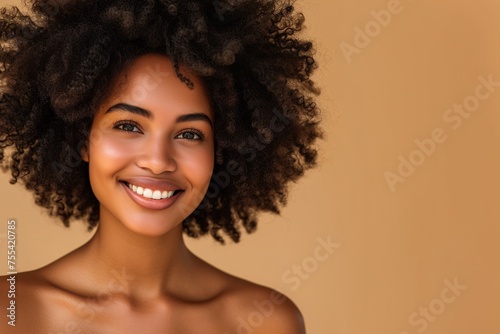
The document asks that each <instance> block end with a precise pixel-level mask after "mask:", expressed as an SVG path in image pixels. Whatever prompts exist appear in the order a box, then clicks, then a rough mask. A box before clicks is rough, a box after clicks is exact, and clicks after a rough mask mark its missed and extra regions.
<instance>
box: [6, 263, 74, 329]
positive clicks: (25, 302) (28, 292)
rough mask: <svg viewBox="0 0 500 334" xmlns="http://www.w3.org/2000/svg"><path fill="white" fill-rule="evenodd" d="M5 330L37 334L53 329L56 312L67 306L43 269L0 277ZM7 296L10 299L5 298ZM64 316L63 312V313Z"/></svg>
mask: <svg viewBox="0 0 500 334" xmlns="http://www.w3.org/2000/svg"><path fill="white" fill-rule="evenodd" d="M0 295H1V296H2V298H0V309H1V310H4V311H2V313H4V312H5V314H1V319H2V321H0V332H1V333H35V332H37V331H38V332H41V331H45V330H48V329H49V326H50V324H51V323H52V322H53V320H54V319H53V318H54V313H53V312H50V313H49V312H48V310H54V309H64V305H59V304H61V301H62V300H61V299H60V298H58V295H59V293H58V291H57V289H56V288H54V286H53V285H52V284H51V283H50V282H49V281H47V280H46V279H45V277H44V275H43V272H42V271H41V270H34V271H29V272H24V273H19V274H16V275H9V276H1V277H0ZM4 297H7V298H4ZM59 315H61V314H59Z"/></svg>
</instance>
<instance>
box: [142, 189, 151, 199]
mask: <svg viewBox="0 0 500 334" xmlns="http://www.w3.org/2000/svg"><path fill="white" fill-rule="evenodd" d="M142 196H144V197H146V198H153V191H152V190H151V189H148V188H146V189H144V194H142Z"/></svg>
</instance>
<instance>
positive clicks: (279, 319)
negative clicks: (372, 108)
mask: <svg viewBox="0 0 500 334" xmlns="http://www.w3.org/2000/svg"><path fill="white" fill-rule="evenodd" d="M223 275H224V276H225V278H224V279H225V280H226V289H225V290H226V291H225V293H224V294H223V296H224V297H223V298H222V299H223V300H222V303H223V304H224V305H225V307H224V308H225V310H226V312H225V313H226V315H227V317H225V318H226V324H227V326H226V328H227V330H229V331H228V333H253V334H282V333H283V334H303V333H305V325H304V320H303V317H302V314H301V312H300V310H299V309H298V307H297V306H296V305H295V304H294V303H293V302H292V301H291V300H290V299H289V298H288V297H287V296H285V295H283V294H282V293H280V292H278V291H276V290H273V289H271V288H268V287H265V286H262V285H258V284H255V283H252V282H249V281H247V280H244V279H241V278H238V277H235V276H232V275H229V274H225V273H224V274H223ZM227 330H226V331H227Z"/></svg>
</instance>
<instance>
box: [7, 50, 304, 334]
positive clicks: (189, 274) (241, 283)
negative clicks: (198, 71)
mask: <svg viewBox="0 0 500 334" xmlns="http://www.w3.org/2000/svg"><path fill="white" fill-rule="evenodd" d="M152 70H153V71H156V72H157V74H158V73H161V75H160V76H158V75H152V72H151V71H152ZM190 78H191V79H192V80H193V81H194V83H195V88H194V89H193V90H190V89H188V88H187V87H186V86H185V85H184V84H183V83H181V82H180V81H179V80H178V79H177V77H176V76H175V74H174V70H173V68H172V64H171V62H170V60H169V59H168V58H165V57H163V56H159V55H146V56H142V57H140V58H138V59H137V60H136V62H134V64H133V65H132V66H131V68H129V69H128V70H127V71H126V72H125V73H124V74H123V75H122V76H121V77H120V78H118V81H117V84H116V89H115V90H114V94H113V95H112V97H111V98H110V99H108V101H106V102H105V103H104V104H103V105H102V107H101V108H100V110H99V111H98V112H97V114H96V116H95V118H94V122H93V124H92V129H91V135H90V140H89V142H88V144H87V146H86V147H85V148H84V149H83V150H82V158H83V159H84V160H85V161H86V162H88V163H89V173H90V179H91V185H92V189H93V191H94V193H95V195H96V197H97V198H98V199H99V202H100V204H101V206H100V224H99V227H98V229H97V231H96V233H95V235H94V237H93V238H92V239H91V240H90V241H89V242H88V243H86V244H85V245H83V246H82V247H80V248H78V249H77V250H75V251H73V252H71V253H69V254H68V255H66V256H64V257H62V258H61V259H59V260H57V261H55V262H53V263H52V264H49V265H48V266H46V267H43V268H41V269H38V270H35V271H31V272H26V273H22V274H19V275H17V277H16V298H15V300H16V327H11V326H9V325H8V324H7V321H8V318H7V317H5V315H4V316H2V320H1V321H0V332H1V333H26V334H32V333H37V334H45V333H47V334H49V333H57V334H63V333H64V334H76V333H78V334H83V333H110V334H111V333H120V334H124V333H125V334H126V333H148V334H155V333H158V334H159V333H164V334H167V333H175V334H182V333H217V334H226V333H227V334H229V333H231V334H232V333H235V334H236V333H253V334H263V333H269V334H280V333H283V334H302V333H305V329H304V324H303V320H302V316H301V314H300V312H299V310H298V309H297V307H296V306H295V305H294V304H293V303H292V302H291V301H290V300H289V299H287V298H286V297H284V296H282V295H279V294H277V293H276V292H275V291H273V290H271V289H268V288H265V287H262V286H259V285H256V284H253V283H251V282H248V281H245V280H242V279H239V278H237V277H234V276H231V275H229V274H227V273H224V272H222V271H220V270H218V269H217V268H215V267H213V266H211V265H209V264H208V263H206V262H204V261H203V260H201V259H199V258H198V257H196V256H195V255H194V254H192V253H191V252H190V251H189V250H188V249H187V248H186V246H185V244H184V241H183V238H182V226H181V222H182V220H183V219H184V218H185V217H187V215H188V214H190V212H191V211H192V210H193V209H194V208H196V206H197V205H198V204H199V203H200V201H201V200H202V198H203V196H202V195H203V194H204V193H205V192H206V189H207V187H208V184H209V182H210V177H211V173H212V168H213V156H214V144H213V143H214V139H213V136H214V134H213V130H212V125H211V124H210V123H212V124H213V122H214V119H213V114H212V112H211V109H210V104H209V100H208V98H207V95H206V92H205V90H204V89H203V85H202V83H201V81H200V80H199V78H197V77H196V76H194V75H190ZM118 103H126V104H128V105H132V106H135V107H140V108H142V109H145V110H148V111H149V112H150V114H151V115H149V117H148V116H145V115H139V114H137V113H133V112H131V111H128V110H125V109H126V108H125V109H124V108H123V107H115V108H113V109H111V110H110V107H112V106H116V105H117V104H118ZM186 114H197V116H196V117H195V118H192V117H191V119H188V120H186V119H180V118H179V117H180V116H185V115H186ZM200 115H201V116H200ZM203 115H205V116H203ZM138 152H139V153H138ZM124 181H126V182H128V183H131V184H135V185H137V186H141V185H142V186H144V188H146V187H150V188H151V189H152V190H155V189H157V190H161V191H172V190H179V189H180V190H182V191H181V192H179V193H178V194H177V193H176V194H175V195H174V196H173V197H172V198H171V199H163V200H155V199H144V198H143V197H142V196H140V195H138V194H135V193H134V192H133V191H131V190H130V189H129V188H128V187H127V184H124ZM6 278H7V277H2V280H1V281H0V294H1V295H2V298H1V299H0V300H1V301H0V309H2V310H4V311H3V312H6V308H7V307H8V306H9V305H8V302H9V300H8V298H4V296H6V295H7V293H8V290H9V284H8V282H7V280H6ZM243 324H245V325H243ZM243 327H245V329H244V328H243Z"/></svg>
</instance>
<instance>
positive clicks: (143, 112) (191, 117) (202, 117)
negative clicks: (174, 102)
mask: <svg viewBox="0 0 500 334" xmlns="http://www.w3.org/2000/svg"><path fill="white" fill-rule="evenodd" d="M119 110H125V111H128V112H131V113H133V114H136V115H139V116H143V117H146V118H148V119H153V113H152V112H151V111H149V110H147V109H144V108H141V107H137V106H133V105H130V104H127V103H117V104H115V105H113V106H111V107H109V109H108V110H106V114H107V113H110V112H113V111H119ZM175 121H176V123H183V122H192V121H203V122H206V123H208V124H209V125H210V126H211V127H213V124H212V120H211V119H210V117H208V116H207V115H206V114H204V113H190V114H184V115H180V116H179V117H177V119H176V120H175Z"/></svg>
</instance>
